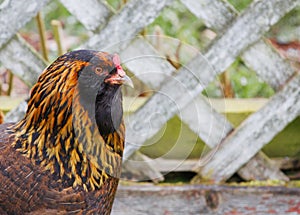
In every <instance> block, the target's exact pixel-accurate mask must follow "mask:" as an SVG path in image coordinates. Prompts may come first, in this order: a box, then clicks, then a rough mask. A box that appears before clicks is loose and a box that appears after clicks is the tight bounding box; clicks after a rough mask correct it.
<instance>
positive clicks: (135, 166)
mask: <svg viewBox="0 0 300 215" xmlns="http://www.w3.org/2000/svg"><path fill="white" fill-rule="evenodd" d="M151 163H153V162H152V159H150V158H148V157H147V156H146V155H143V154H142V153H140V152H135V153H134V154H133V155H132V156H131V157H130V160H126V161H125V162H124V164H123V167H122V176H121V178H122V177H123V174H124V175H127V174H128V173H129V174H130V175H132V176H131V178H132V180H134V181H147V180H152V181H153V182H156V183H157V182H160V181H164V176H163V175H162V174H161V173H160V171H159V170H158V169H157V168H155V166H153V165H151Z"/></svg>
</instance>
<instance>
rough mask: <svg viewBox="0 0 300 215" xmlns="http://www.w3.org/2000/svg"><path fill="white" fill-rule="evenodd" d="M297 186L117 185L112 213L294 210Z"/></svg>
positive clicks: (215, 214) (245, 213)
mask: <svg viewBox="0 0 300 215" xmlns="http://www.w3.org/2000/svg"><path fill="white" fill-rule="evenodd" d="M299 195H300V189H299V188H287V187H230V186H213V185H212V186H203V185H185V186H175V185H172V186H153V185H148V184H146V185H136V186H128V185H127V186H125V185H123V186H122V185H121V186H119V188H118V191H117V194H116V199H115V202H114V205H113V211H112V214H113V215H123V214H124V215H125V214H133V215H135V214H139V215H140V214H170V215H175V214H178V215H181V214H207V215H224V214H228V215H229V214H243V215H253V214H286V215H289V214H290V215H292V214H298V212H299V204H300V200H299Z"/></svg>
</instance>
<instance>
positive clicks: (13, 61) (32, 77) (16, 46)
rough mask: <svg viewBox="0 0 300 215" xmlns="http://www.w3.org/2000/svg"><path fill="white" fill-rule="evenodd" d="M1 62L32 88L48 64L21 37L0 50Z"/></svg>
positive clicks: (15, 37)
mask: <svg viewBox="0 0 300 215" xmlns="http://www.w3.org/2000/svg"><path fill="white" fill-rule="evenodd" d="M0 61H1V63H2V64H3V66H5V67H6V68H8V69H10V70H11V71H13V73H14V74H15V75H16V76H18V77H20V78H21V80H23V81H24V83H25V84H26V85H27V86H29V87H31V86H32V85H33V84H34V83H35V82H36V81H37V78H38V76H39V74H40V73H41V72H42V70H43V68H45V67H46V65H47V63H46V62H45V61H44V60H43V59H42V58H41V57H40V56H39V54H38V53H36V52H35V51H34V49H33V48H32V47H31V46H29V45H28V43H26V42H25V41H24V40H23V39H22V38H21V37H20V36H19V35H16V36H14V37H13V38H12V39H11V40H9V41H8V42H7V43H6V44H5V45H4V46H3V48H2V49H0Z"/></svg>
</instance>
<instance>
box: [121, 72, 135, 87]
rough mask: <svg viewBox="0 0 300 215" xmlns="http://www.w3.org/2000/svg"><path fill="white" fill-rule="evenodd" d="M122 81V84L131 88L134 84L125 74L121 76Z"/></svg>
mask: <svg viewBox="0 0 300 215" xmlns="http://www.w3.org/2000/svg"><path fill="white" fill-rule="evenodd" d="M122 82H123V84H124V85H127V86H129V87H131V88H134V85H133V82H132V80H131V78H129V77H128V76H127V75H125V76H123V77H122Z"/></svg>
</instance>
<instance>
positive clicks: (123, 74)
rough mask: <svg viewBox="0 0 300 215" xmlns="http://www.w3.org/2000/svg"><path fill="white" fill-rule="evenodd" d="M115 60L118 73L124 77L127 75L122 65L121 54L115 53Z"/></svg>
mask: <svg viewBox="0 0 300 215" xmlns="http://www.w3.org/2000/svg"><path fill="white" fill-rule="evenodd" d="M113 62H114V64H115V66H116V68H117V71H118V74H119V75H120V76H121V77H124V76H125V75H126V73H125V72H124V70H123V68H122V66H121V60H120V57H119V55H117V54H114V56H113Z"/></svg>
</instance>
